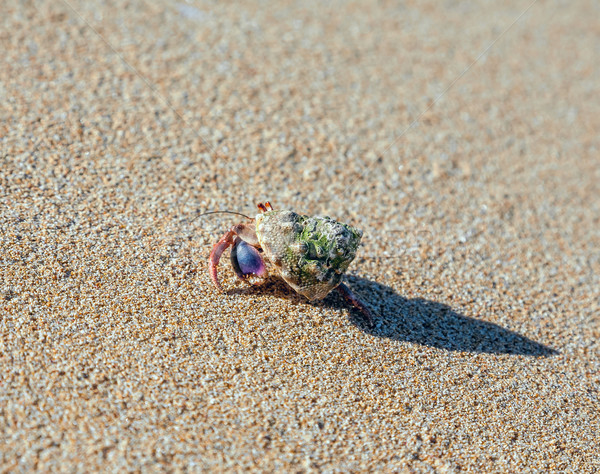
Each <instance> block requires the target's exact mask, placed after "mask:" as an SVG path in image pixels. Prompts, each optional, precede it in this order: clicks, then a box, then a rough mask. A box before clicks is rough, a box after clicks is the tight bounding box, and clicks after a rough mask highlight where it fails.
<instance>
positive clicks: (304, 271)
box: [256, 211, 362, 300]
mask: <svg viewBox="0 0 600 474" xmlns="http://www.w3.org/2000/svg"><path fill="white" fill-rule="evenodd" d="M256 234H257V236H258V239H259V242H260V245H261V247H262V249H263V250H264V252H265V256H266V258H267V259H268V260H269V261H270V262H271V263H272V264H273V265H274V266H275V267H276V268H277V271H278V272H279V274H280V275H281V277H282V278H283V279H284V280H285V281H286V282H287V283H288V284H289V285H290V286H291V287H292V288H293V289H294V290H295V291H296V292H297V293H300V294H301V295H304V296H306V297H307V298H308V299H309V300H319V299H322V298H324V297H325V296H327V295H328V294H329V292H331V290H333V289H334V288H335V287H336V286H338V285H339V284H340V282H341V280H342V276H343V274H344V273H345V272H346V270H347V269H348V266H349V265H350V263H351V262H352V260H354V257H355V256H356V251H357V249H358V245H359V244H360V239H361V237H362V231H360V230H358V229H356V228H354V227H352V226H349V225H347V224H343V223H341V222H337V221H335V220H333V219H331V218H330V217H327V216H325V217H319V216H316V217H309V216H304V215H300V214H297V213H295V212H293V211H269V212H265V213H263V214H259V215H258V216H256Z"/></svg>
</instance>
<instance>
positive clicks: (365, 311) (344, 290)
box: [336, 283, 375, 328]
mask: <svg viewBox="0 0 600 474" xmlns="http://www.w3.org/2000/svg"><path fill="white" fill-rule="evenodd" d="M336 290H338V292H339V293H340V294H341V295H342V296H343V297H344V299H345V300H346V301H347V302H348V303H350V304H351V305H352V306H354V307H355V308H356V309H357V310H359V311H360V312H361V313H362V315H363V316H364V317H365V319H366V320H367V323H368V325H369V327H370V328H373V327H374V326H375V323H374V321H373V314H372V313H371V311H370V310H369V308H367V307H366V306H365V304H364V303H363V302H362V301H361V300H359V299H358V298H357V297H356V295H355V294H354V293H352V291H351V290H350V288H348V287H347V286H346V285H344V284H343V283H340V284H339V285H338V286H337V287H336Z"/></svg>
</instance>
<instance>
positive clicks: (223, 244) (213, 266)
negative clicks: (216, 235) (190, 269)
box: [208, 228, 235, 291]
mask: <svg viewBox="0 0 600 474" xmlns="http://www.w3.org/2000/svg"><path fill="white" fill-rule="evenodd" d="M234 236H235V232H234V231H233V228H232V229H231V230H230V231H228V232H227V233H226V234H225V235H224V236H223V237H221V239H220V240H219V241H218V242H217V243H216V244H215V246H214V247H213V248H212V251H211V252H210V258H209V263H208V271H209V273H210V278H211V279H212V281H213V283H214V284H215V286H216V287H217V288H218V289H219V290H220V291H223V288H222V287H221V284H220V283H219V279H218V277H217V265H219V260H220V259H221V255H223V252H224V251H225V249H226V248H227V247H229V246H230V245H233V242H234Z"/></svg>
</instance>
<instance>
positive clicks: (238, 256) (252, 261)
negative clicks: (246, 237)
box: [231, 240, 267, 278]
mask: <svg viewBox="0 0 600 474" xmlns="http://www.w3.org/2000/svg"><path fill="white" fill-rule="evenodd" d="M231 264H232V265H233V269H234V270H235V272H236V273H237V274H238V276H240V277H242V278H243V277H245V276H246V275H250V274H254V275H258V276H264V275H266V273H267V268H266V266H265V262H264V261H263V259H262V257H261V256H260V253H259V252H258V250H257V249H255V248H254V247H252V245H250V244H248V243H246V242H244V241H243V240H239V241H238V242H236V244H235V245H234V246H233V248H232V249H231Z"/></svg>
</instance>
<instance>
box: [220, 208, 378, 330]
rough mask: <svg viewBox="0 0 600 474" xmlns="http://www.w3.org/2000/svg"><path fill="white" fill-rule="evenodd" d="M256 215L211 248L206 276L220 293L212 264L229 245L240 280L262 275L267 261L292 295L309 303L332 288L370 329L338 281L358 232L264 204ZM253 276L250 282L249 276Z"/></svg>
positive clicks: (353, 251) (362, 307) (350, 257)
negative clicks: (289, 288) (208, 276)
mask: <svg viewBox="0 0 600 474" xmlns="http://www.w3.org/2000/svg"><path fill="white" fill-rule="evenodd" d="M258 209H259V211H260V212H259V214H258V215H257V216H256V217H255V218H254V219H251V218H249V217H248V219H249V220H250V221H251V222H249V223H240V224H237V225H234V226H233V227H232V228H231V229H229V230H228V231H227V232H226V233H225V234H224V235H223V237H221V239H220V240H219V241H218V242H217V243H216V244H215V245H214V247H213V249H212V251H211V253H210V260H209V272H210V277H211V279H212V281H213V282H214V284H215V286H216V287H217V288H218V289H219V290H222V288H221V284H220V283H219V279H218V277H217V266H218V264H219V260H220V258H221V255H222V254H223V252H224V251H225V250H226V249H227V248H228V247H230V246H231V265H232V266H233V269H234V271H235V273H236V275H237V276H238V277H239V278H240V279H242V280H245V281H250V282H252V280H254V278H255V277H259V278H264V277H266V276H267V273H268V271H267V263H268V264H270V266H271V267H272V268H273V269H274V270H275V271H276V273H277V274H279V275H280V276H281V278H283V279H284V280H285V282H286V283H287V284H288V285H289V286H291V287H292V288H293V289H294V290H295V291H296V292H297V293H299V294H301V295H303V296H305V297H306V298H308V299H309V300H311V301H314V300H320V299H323V298H325V296H327V295H328V294H329V293H330V292H331V291H332V290H334V289H335V290H337V291H338V292H339V293H340V294H341V295H342V296H343V297H344V298H345V299H346V301H348V302H349V303H350V304H351V305H353V306H354V307H355V308H356V309H358V310H359V311H360V312H361V313H362V314H363V315H364V317H365V319H366V321H367V323H368V324H369V326H373V316H372V315H371V312H370V311H369V309H368V308H367V307H366V306H365V305H364V303H362V302H361V301H360V300H359V299H358V298H357V297H356V296H355V295H354V294H353V293H352V291H350V288H348V287H347V286H346V285H345V284H344V283H342V277H343V275H344V273H345V272H346V270H347V269H348V266H349V265H350V263H351V262H352V260H354V257H355V256H356V251H357V249H358V245H359V243H360V239H361V237H362V231H360V230H358V229H355V228H354V227H352V226H349V225H347V224H342V223H340V222H337V221H335V220H333V219H331V218H330V217H309V216H305V215H301V214H297V213H295V212H293V211H286V210H274V209H273V206H271V203H270V202H268V201H267V202H265V203H264V204H263V203H260V204H258ZM251 276H253V278H252V279H250V278H249V277H251Z"/></svg>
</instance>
